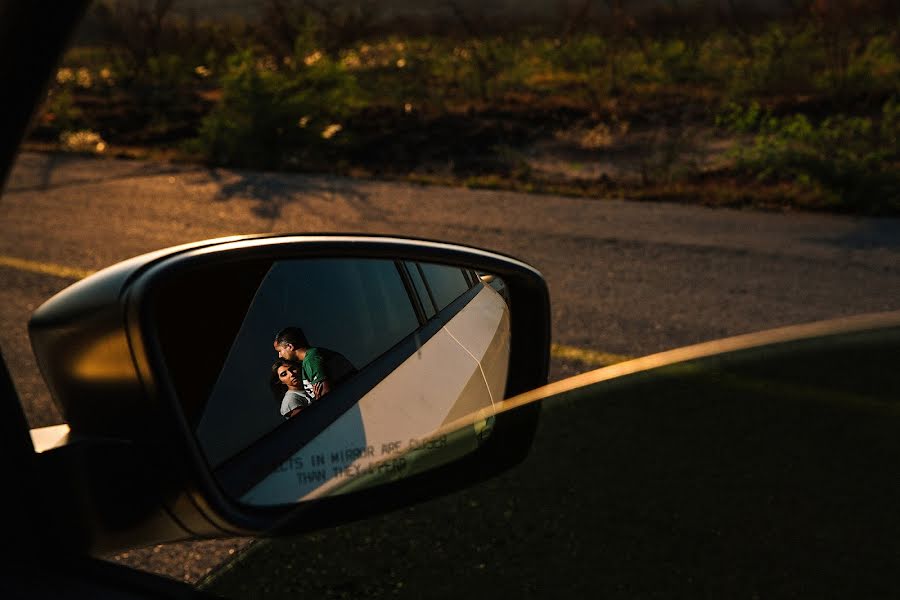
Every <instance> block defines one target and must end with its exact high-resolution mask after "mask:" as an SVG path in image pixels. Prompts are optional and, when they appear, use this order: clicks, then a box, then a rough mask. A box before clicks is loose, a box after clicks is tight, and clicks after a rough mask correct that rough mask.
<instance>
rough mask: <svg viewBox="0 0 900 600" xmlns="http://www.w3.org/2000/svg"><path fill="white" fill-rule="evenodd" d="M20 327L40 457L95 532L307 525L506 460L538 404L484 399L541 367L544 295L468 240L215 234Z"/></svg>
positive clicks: (66, 294) (62, 300) (107, 537)
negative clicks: (31, 362) (47, 401)
mask: <svg viewBox="0 0 900 600" xmlns="http://www.w3.org/2000/svg"><path fill="white" fill-rule="evenodd" d="M29 331H30V335H31V339H32V345H33V347H34V351H35V354H36V356H37V358H38V363H39V365H40V367H41V370H42V372H43V374H44V377H45V379H46V380H47V383H48V386H49V388H50V390H51V392H52V394H53V397H54V400H55V401H56V402H57V404H58V406H59V408H60V410H61V412H62V414H63V415H64V418H65V420H66V424H65V425H63V426H58V427H55V428H48V429H47V430H46V431H43V432H35V433H34V436H33V437H34V438H35V439H36V440H37V444H36V445H38V446H40V447H38V450H40V451H42V452H41V455H40V458H41V461H40V462H41V464H42V465H43V468H45V469H47V471H48V473H47V477H46V479H48V480H51V481H57V482H58V481H65V482H70V483H69V485H71V486H74V487H77V488H78V490H77V493H75V494H74V497H77V498H80V499H81V504H80V505H77V506H71V507H69V508H68V510H69V511H73V512H77V513H79V514H80V516H81V518H80V519H72V520H73V521H77V522H86V523H87V525H86V528H85V531H83V532H82V534H83V537H82V538H81V539H82V542H81V543H83V544H84V545H87V546H88V547H90V548H91V549H92V550H93V551H95V552H101V551H109V550H114V549H116V548H122V547H127V546H134V545H140V544H150V543H159V542H162V541H167V540H174V539H180V538H185V537H191V536H198V535H199V536H215V535H225V534H234V533H237V534H259V533H263V532H271V531H273V530H285V529H289V530H291V531H298V530H311V529H316V528H319V527H323V526H327V525H330V524H334V523H339V522H344V521H349V520H353V519H356V518H361V517H364V516H367V515H369V514H373V513H377V512H382V511H385V510H389V509H391V508H394V507H399V506H403V505H407V504H410V503H413V502H416V501H419V500H422V499H425V498H428V497H432V496H435V495H438V494H442V493H446V492H449V491H452V490H454V489H458V488H460V487H463V486H466V485H469V484H471V483H473V482H475V481H478V480H481V479H484V478H487V477H490V476H492V475H494V474H496V473H497V472H499V471H501V470H503V469H505V468H507V467H509V466H511V465H512V464H515V463H516V462H517V461H519V460H521V459H522V458H523V457H524V455H525V453H526V452H527V450H528V447H529V446H530V443H531V439H532V437H533V434H534V429H535V426H536V422H537V414H538V412H537V411H538V407H537V405H535V406H533V407H530V408H529V409H527V410H524V411H523V410H518V411H514V412H510V413H502V411H499V410H498V407H499V406H500V404H502V401H503V400H504V399H505V398H507V397H510V396H513V395H516V394H519V393H522V392H524V391H527V390H530V389H534V388H536V387H539V386H540V385H542V384H544V383H546V379H547V366H548V358H549V300H548V293H547V288H546V284H545V283H544V280H543V278H542V277H541V276H540V274H539V273H537V271H535V270H534V269H533V268H531V267H529V266H527V265H525V264H523V263H521V262H518V261H516V260H514V259H511V258H508V257H504V256H500V255H497V254H494V253H490V252H486V251H482V250H477V249H472V248H464V247H461V246H455V245H449V244H442V243H438V242H427V241H419V240H404V239H399V238H390V237H351V236H306V237H301V236H278V237H244V238H227V239H223V240H211V241H208V242H201V243H198V244H192V245H188V246H183V247H178V248H172V249H169V250H164V251H160V252H157V253H153V254H149V255H145V256H143V257H138V258H135V259H132V260H130V261H126V262H124V263H120V264H119V265H116V266H113V267H111V268H109V269H106V270H104V271H101V272H100V273H97V274H95V275H93V276H91V277H89V278H87V279H85V280H83V281H81V282H79V283H77V284H75V285H73V286H71V287H70V288H68V289H66V290H64V291H63V292H61V293H60V294H58V295H57V296H55V297H54V298H52V299H50V300H49V301H47V302H46V303H45V304H44V305H43V306H41V307H40V308H39V309H38V310H37V311H35V313H34V315H33V317H32V319H31V322H30V325H29ZM51 438H52V439H51ZM46 439H51V441H49V442H47V441H42V440H46ZM301 514H302V518H301V517H300V515H301ZM84 516H90V517H91V518H84Z"/></svg>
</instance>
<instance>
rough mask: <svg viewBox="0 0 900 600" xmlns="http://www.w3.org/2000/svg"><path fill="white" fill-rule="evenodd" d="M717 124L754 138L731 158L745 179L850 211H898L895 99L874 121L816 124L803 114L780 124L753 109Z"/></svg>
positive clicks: (839, 119)
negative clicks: (779, 184) (809, 190)
mask: <svg viewBox="0 0 900 600" xmlns="http://www.w3.org/2000/svg"><path fill="white" fill-rule="evenodd" d="M719 123H720V125H722V126H724V127H726V128H727V129H729V130H730V131H732V132H735V133H746V132H753V133H755V136H754V138H753V141H752V143H751V144H749V145H747V146H739V147H737V148H736V149H735V150H734V152H733V156H734V158H735V160H736V167H737V168H738V170H740V171H743V172H744V173H746V174H751V175H754V176H755V177H757V178H758V179H761V180H777V181H785V180H787V181H796V182H798V183H800V184H802V185H805V186H810V187H813V188H815V189H816V190H818V191H820V192H822V193H823V194H824V196H825V198H826V199H827V200H828V201H829V202H830V203H832V204H834V205H836V206H839V207H844V208H847V209H854V210H862V211H863V212H868V213H873V214H879V213H881V214H883V213H896V212H898V211H900V169H898V162H900V104H898V103H897V101H896V100H894V99H892V100H890V101H888V102H886V103H885V104H884V106H883V107H882V112H881V117H880V119H878V120H876V121H873V120H872V119H870V118H867V117H853V116H847V115H841V114H839V115H835V116H832V117H828V118H827V119H825V120H823V121H821V122H820V123H818V124H814V123H813V122H811V121H810V120H809V119H808V118H807V117H806V116H805V115H802V114H797V115H790V116H787V117H782V118H777V117H774V116H772V115H771V114H770V113H768V112H765V111H762V110H761V109H760V108H759V105H757V104H752V105H751V106H750V107H748V108H746V109H742V108H740V107H736V106H732V108H731V110H730V112H729V113H728V114H727V115H725V116H724V117H722V118H721V119H720V120H719Z"/></svg>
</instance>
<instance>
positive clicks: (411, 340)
mask: <svg viewBox="0 0 900 600" xmlns="http://www.w3.org/2000/svg"><path fill="white" fill-rule="evenodd" d="M260 275H261V277H260ZM223 278H224V282H223V283H222V285H223V288H227V287H228V286H229V285H232V284H233V285H235V287H236V289H237V288H240V287H241V286H242V285H243V287H244V288H247V289H246V290H245V291H244V292H242V293H243V295H244V296H245V298H246V299H249V304H248V303H247V300H246V299H245V300H244V301H243V307H244V310H242V311H241V312H242V314H241V318H240V319H234V323H233V324H232V325H231V326H230V331H231V338H230V341H229V343H228V344H227V346H226V347H227V348H228V350H227V354H224V356H223V355H222V352H221V350H220V349H218V348H214V349H211V350H210V352H212V353H213V354H216V356H217V358H216V360H214V361H213V362H216V363H218V365H219V366H218V367H217V369H216V374H215V376H214V377H210V379H211V385H210V386H209V387H208V389H209V393H208V394H204V400H203V401H202V402H200V403H199V405H198V406H197V407H196V408H195V410H193V411H192V412H193V413H195V414H194V415H193V419H192V421H193V426H194V429H195V432H196V436H197V439H198V442H199V445H200V447H201V449H202V451H203V452H204V453H205V456H206V459H207V461H208V463H209V465H210V467H211V469H212V470H213V473H214V474H215V476H216V478H217V479H218V481H219V483H220V484H221V486H222V488H223V489H224V490H225V492H226V493H227V494H228V495H230V496H231V497H232V498H233V499H236V500H239V501H241V502H243V503H246V504H250V505H258V506H271V505H284V504H290V503H294V502H298V501H302V500H305V499H313V498H319V497H322V496H324V495H329V494H336V493H344V492H346V491H348V490H352V489H358V488H359V487H361V486H369V485H373V484H375V483H380V482H384V481H389V480H393V479H396V478H400V477H407V476H409V475H411V474H414V473H417V472H421V471H422V470H424V469H430V468H433V467H436V466H438V465H441V464H445V463H447V462H449V461H451V460H455V459H457V458H459V457H461V456H464V455H465V454H468V453H470V452H472V451H473V450H475V449H476V448H477V447H478V445H479V444H480V443H481V442H483V441H484V440H485V439H487V438H488V437H489V436H490V434H491V429H492V425H493V421H494V417H493V410H492V407H493V405H494V403H496V402H499V401H500V400H502V399H503V398H504V391H505V387H506V380H507V371H508V366H509V352H510V313H509V298H508V294H507V289H506V286H505V284H504V282H503V281H502V279H500V278H499V277H495V276H493V275H490V274H487V273H479V272H476V271H474V270H471V269H466V268H462V267H459V266H452V265H441V264H430V263H422V262H414V261H401V260H381V259H377V260H376V259H350V258H323V259H302V260H300V259H297V260H284V261H276V262H274V263H270V265H269V266H268V268H267V269H265V272H264V273H263V272H262V270H261V271H260V272H259V274H257V275H255V279H254V283H253V285H249V284H247V283H246V282H245V283H243V284H242V283H241V282H240V281H238V280H239V279H241V275H240V274H239V273H232V274H231V275H228V274H224V275H223ZM257 282H258V283H257ZM250 287H252V288H254V290H253V292H252V294H250V293H249V288H250ZM236 295H238V296H239V295H241V294H239V293H237V292H236ZM223 301H225V302H228V301H229V300H224V299H223ZM210 343H211V344H216V343H218V342H217V341H216V340H212V341H211V342H210ZM193 351H194V353H195V354H200V355H202V354H203V353H204V351H205V349H204V342H203V340H200V339H198V340H196V343H195V345H194V348H193ZM206 362H207V363H209V361H206ZM204 368H207V367H205V366H204V365H203V364H200V361H199V360H198V365H197V369H198V372H199V371H202V370H203V369H204ZM187 371H188V372H190V369H189V368H188V369H187ZM187 378H188V379H189V378H190V377H189V376H188V377H187ZM195 393H196V392H195ZM189 412H191V411H189Z"/></svg>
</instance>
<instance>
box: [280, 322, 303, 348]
mask: <svg viewBox="0 0 900 600" xmlns="http://www.w3.org/2000/svg"><path fill="white" fill-rule="evenodd" d="M275 343H277V344H278V345H281V344H290V345H291V346H293V347H294V348H309V340H307V339H306V334H305V333H303V330H302V329H300V328H299V327H285V328H284V329H282V330H281V331H279V332H278V335H276V336H275Z"/></svg>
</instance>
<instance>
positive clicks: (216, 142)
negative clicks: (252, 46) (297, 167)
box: [191, 50, 359, 168]
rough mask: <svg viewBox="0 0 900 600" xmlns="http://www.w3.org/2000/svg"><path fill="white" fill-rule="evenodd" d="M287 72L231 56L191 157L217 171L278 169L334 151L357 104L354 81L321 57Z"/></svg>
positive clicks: (299, 61)
mask: <svg viewBox="0 0 900 600" xmlns="http://www.w3.org/2000/svg"><path fill="white" fill-rule="evenodd" d="M291 63H292V64H291V65H288V66H287V67H284V66H283V65H281V66H280V65H277V64H275V62H274V60H272V59H268V60H267V59H266V58H265V57H261V56H258V55H257V54H256V53H254V52H253V51H250V50H245V51H243V52H238V53H236V54H234V55H232V56H231V57H230V58H229V60H228V64H227V70H226V73H225V74H224V75H223V76H222V78H221V84H222V97H221V100H220V101H219V102H218V104H217V105H216V106H215V107H214V108H213V109H212V110H211V111H210V113H209V114H208V115H207V116H206V117H205V118H204V119H203V121H202V123H201V125H200V131H199V136H198V138H197V139H196V140H195V141H194V142H193V143H192V144H191V149H193V150H195V151H199V152H200V153H201V154H203V155H204V156H205V157H206V159H207V160H208V161H209V162H211V163H214V164H221V165H240V166H244V167H255V168H279V167H283V166H290V165H291V164H293V162H294V161H296V160H300V159H302V158H303V157H304V156H308V155H310V154H311V153H312V152H314V151H315V150H316V149H318V148H321V147H322V146H323V144H334V143H337V142H338V141H339V139H340V137H341V135H346V134H341V133H340V132H341V122H342V121H343V120H344V119H346V118H347V117H348V116H349V115H350V113H351V112H352V111H353V109H354V107H355V106H356V105H357V104H358V98H359V91H358V89H357V87H356V82H355V79H354V78H353V76H352V75H351V74H350V73H348V72H347V71H346V70H345V69H344V68H343V67H341V65H340V64H338V63H334V62H332V61H331V60H329V59H328V58H327V57H325V56H324V55H322V54H321V53H311V54H309V55H306V56H297V57H296V58H295V60H294V61H291Z"/></svg>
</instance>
